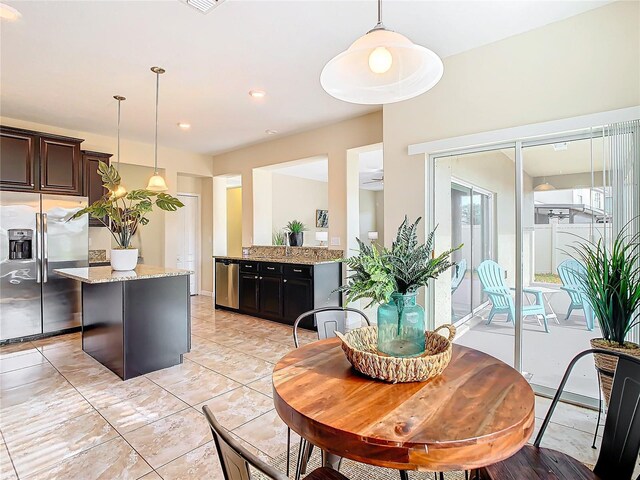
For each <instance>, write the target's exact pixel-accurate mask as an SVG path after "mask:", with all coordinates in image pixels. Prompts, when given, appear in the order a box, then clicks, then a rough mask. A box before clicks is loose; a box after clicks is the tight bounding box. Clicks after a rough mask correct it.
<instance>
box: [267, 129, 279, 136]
mask: <svg viewBox="0 0 640 480" xmlns="http://www.w3.org/2000/svg"><path fill="white" fill-rule="evenodd" d="M264 133H266V134H267V135H275V134H276V133H278V131H277V130H265V131H264Z"/></svg>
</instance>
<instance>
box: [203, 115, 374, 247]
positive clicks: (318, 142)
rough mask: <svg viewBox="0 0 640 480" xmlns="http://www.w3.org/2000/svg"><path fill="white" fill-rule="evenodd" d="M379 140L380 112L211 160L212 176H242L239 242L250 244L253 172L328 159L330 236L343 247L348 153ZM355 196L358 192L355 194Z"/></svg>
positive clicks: (252, 216) (252, 214)
mask: <svg viewBox="0 0 640 480" xmlns="http://www.w3.org/2000/svg"><path fill="white" fill-rule="evenodd" d="M381 140H382V113H381V112H379V111H378V112H374V113H371V114H368V115H364V116H360V117H357V118H353V119H350V120H345V121H343V122H338V123H335V124H332V125H328V126H326V127H321V128H317V129H315V130H310V131H307V132H303V133H299V134H294V135H289V136H286V137H282V138H277V139H274V140H271V141H268V142H263V143H259V144H257V145H252V146H249V147H246V148H242V149H239V150H234V151H232V152H228V153H225V154H221V155H216V156H214V157H213V174H214V175H225V174H237V173H240V174H241V175H242V204H243V205H244V207H245V208H244V209H243V218H242V240H243V242H242V243H243V244H244V245H250V244H252V243H253V240H254V239H253V225H254V198H253V197H254V195H253V180H254V177H253V169H254V168H258V167H264V166H268V165H275V164H278V163H283V162H289V161H293V160H299V159H301V158H309V157H315V156H319V155H326V156H328V158H329V218H330V222H329V236H330V237H339V238H340V246H341V247H342V248H345V245H346V240H347V239H346V230H347V226H346V225H347V218H346V211H347V209H346V205H347V191H346V182H347V150H348V149H351V148H356V147H360V146H363V145H371V144H374V143H379V142H380V141H381ZM356 195H357V193H356Z"/></svg>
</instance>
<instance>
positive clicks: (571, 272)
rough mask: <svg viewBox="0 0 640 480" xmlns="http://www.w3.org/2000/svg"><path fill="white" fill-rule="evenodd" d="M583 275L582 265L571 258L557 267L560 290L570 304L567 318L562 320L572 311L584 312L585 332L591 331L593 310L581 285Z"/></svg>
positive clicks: (584, 271)
mask: <svg viewBox="0 0 640 480" xmlns="http://www.w3.org/2000/svg"><path fill="white" fill-rule="evenodd" d="M585 273H586V270H585V268H584V265H582V263H580V262H579V261H577V260H575V259H573V258H569V259H567V260H565V261H564V262H562V263H561V264H560V265H558V276H559V277H560V280H561V281H562V287H560V288H561V289H562V290H564V291H565V292H567V294H568V295H569V299H570V300H571V304H570V305H569V308H568V309H567V316H566V317H564V319H565V320H567V319H568V318H569V317H570V316H571V312H572V311H574V310H582V311H584V317H585V321H586V323H587V330H589V331H591V330H593V309H592V308H591V304H590V303H589V301H588V299H587V296H586V293H585V288H584V284H583V276H584V274H585Z"/></svg>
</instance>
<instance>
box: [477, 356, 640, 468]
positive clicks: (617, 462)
mask: <svg viewBox="0 0 640 480" xmlns="http://www.w3.org/2000/svg"><path fill="white" fill-rule="evenodd" d="M596 353H600V354H605V355H611V356H614V357H617V358H618V366H617V368H616V373H615V376H614V379H613V387H612V390H611V400H610V402H609V409H608V412H607V416H606V419H605V424H604V430H603V433H602V445H601V446H600V453H599V455H598V461H597V463H596V466H595V467H594V469H593V471H591V470H589V469H588V468H587V467H586V466H585V465H584V464H582V463H580V462H579V461H577V460H576V459H574V458H572V457H570V456H568V455H565V454H563V453H560V452H557V451H555V450H551V449H548V448H542V447H540V443H541V442H542V436H543V435H544V432H545V430H546V429H547V426H548V425H549V421H550V420H551V416H552V415H553V412H554V410H555V408H556V405H557V404H558V401H559V400H560V396H561V395H562V392H563V390H564V387H565V385H566V383H567V380H568V378H569V375H570V374H571V371H572V370H573V367H574V365H575V364H576V362H577V361H578V360H580V359H581V358H583V357H584V356H586V355H590V354H596ZM639 451H640V359H638V358H635V357H631V356H629V355H625V354H622V353H617V352H611V351H609V350H602V349H597V348H596V349H590V350H585V351H583V352H581V353H579V354H578V355H576V356H575V357H574V358H573V360H571V363H569V366H568V367H567V370H566V372H565V374H564V376H563V377H562V381H561V382H560V386H559V387H558V391H557V392H556V395H555V397H554V398H553V401H552V402H551V406H550V407H549V411H548V412H547V415H546V417H545V418H544V421H543V422H542V426H541V427H540V431H539V432H538V435H537V436H536V439H535V441H534V442H533V445H527V446H525V447H523V448H522V449H521V450H520V451H519V452H518V453H516V454H515V455H513V456H512V457H510V458H508V459H506V460H504V461H502V462H499V463H496V464H494V465H490V466H488V467H484V468H481V469H479V470H478V472H477V473H478V476H479V478H480V479H482V480H493V479H499V478H523V479H524V478H553V479H557V480H561V479H567V480H569V479H570V480H596V479H598V480H631V477H632V475H633V470H634V468H635V464H636V461H637V460H638V452H639ZM541 474H542V475H546V476H541Z"/></svg>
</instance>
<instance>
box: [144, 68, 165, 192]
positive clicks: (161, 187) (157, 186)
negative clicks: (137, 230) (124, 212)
mask: <svg viewBox="0 0 640 480" xmlns="http://www.w3.org/2000/svg"><path fill="white" fill-rule="evenodd" d="M151 71H152V72H153V73H155V74H156V140H155V149H154V160H153V175H152V176H151V178H150V179H149V183H148V184H147V190H151V191H152V192H165V191H167V190H169V187H167V182H165V180H164V178H162V175H160V174H159V173H158V94H159V91H160V75H161V74H163V73H164V72H165V69H164V68H162V67H151Z"/></svg>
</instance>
